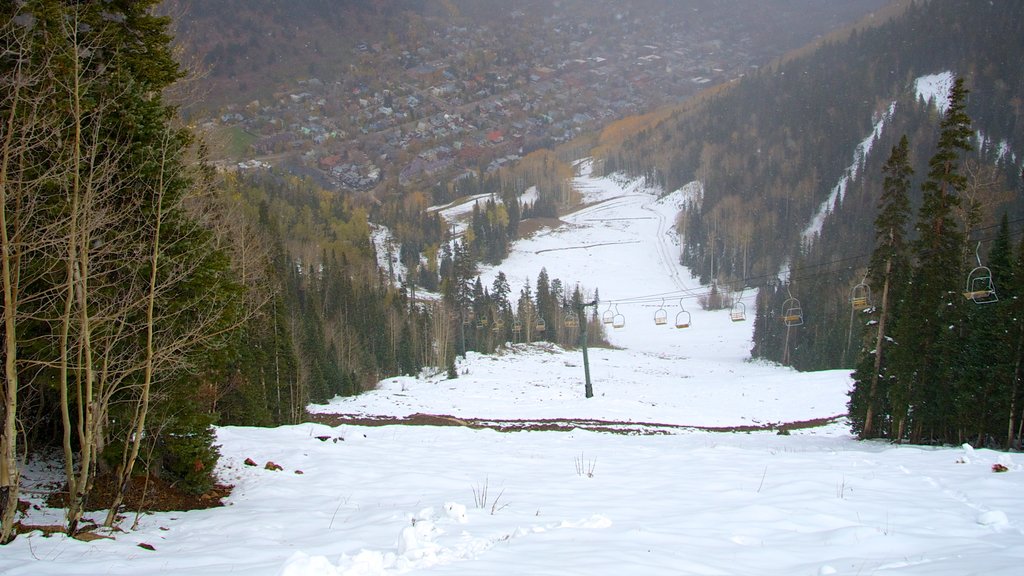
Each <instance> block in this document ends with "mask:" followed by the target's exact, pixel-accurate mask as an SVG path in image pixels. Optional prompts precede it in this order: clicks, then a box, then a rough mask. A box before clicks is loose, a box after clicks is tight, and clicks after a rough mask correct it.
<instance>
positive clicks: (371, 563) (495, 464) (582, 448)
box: [0, 170, 1024, 576]
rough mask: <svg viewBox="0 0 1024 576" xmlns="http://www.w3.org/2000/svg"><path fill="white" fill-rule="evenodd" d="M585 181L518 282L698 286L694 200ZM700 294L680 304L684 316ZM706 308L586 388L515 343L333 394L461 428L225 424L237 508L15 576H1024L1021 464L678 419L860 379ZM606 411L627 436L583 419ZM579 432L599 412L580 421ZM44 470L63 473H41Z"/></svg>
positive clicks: (636, 333) (774, 415) (10, 556)
mask: <svg viewBox="0 0 1024 576" xmlns="http://www.w3.org/2000/svg"><path fill="white" fill-rule="evenodd" d="M582 172H583V174H582V175H581V176H580V177H579V178H578V179H577V181H576V184H577V186H579V187H580V188H581V189H582V190H584V192H585V194H586V195H587V202H588V204H587V208H584V209H583V210H581V211H579V212H577V213H575V214H572V215H569V216H566V217H565V218H564V220H565V222H566V224H565V225H564V226H562V227H559V228H555V229H550V230H545V231H541V232H539V233H537V234H535V235H534V236H533V237H532V238H530V239H528V240H523V241H520V242H518V243H517V244H516V246H515V249H514V253H513V254H512V256H511V257H510V258H509V260H508V261H507V262H506V263H504V264H503V265H502V266H501V267H500V268H501V269H502V270H504V271H505V273H506V274H507V275H508V277H509V279H510V281H511V283H512V288H513V292H515V293H518V290H519V288H520V287H521V283H522V282H523V281H524V280H525V278H526V277H529V278H530V281H531V282H533V281H535V279H536V275H537V272H538V271H539V270H540V268H541V266H544V267H546V268H547V270H548V272H549V274H550V275H551V276H552V277H557V278H561V279H563V280H564V281H566V282H576V281H579V282H581V283H582V285H583V286H584V287H586V288H587V289H590V290H592V289H594V288H598V289H599V290H600V293H601V297H602V299H605V300H615V299H617V300H622V301H626V300H628V301H631V302H632V301H633V300H632V299H634V298H636V297H637V296H647V295H651V294H654V295H659V294H663V293H666V294H673V295H676V294H680V293H685V291H686V290H698V289H699V287H698V286H697V285H696V283H695V282H694V281H693V280H692V279H690V277H689V275H688V274H687V273H686V271H685V270H683V269H682V268H679V267H678V265H677V264H675V250H676V248H675V243H674V240H673V235H672V233H671V231H670V228H671V223H672V222H673V218H674V215H675V211H676V207H675V206H674V204H675V205H677V204H678V203H679V202H682V201H684V200H685V198H684V197H685V196H686V194H684V193H682V192H676V193H673V194H669V195H667V196H666V197H665V198H663V199H662V200H660V201H659V200H658V198H657V194H655V192H654V191H652V190H645V189H643V187H641V186H638V185H637V184H635V183H630V182H623V181H618V180H616V179H612V178H607V179H604V178H593V177H591V176H589V175H587V174H586V171H585V170H583V171H582ZM691 193H694V192H691ZM495 274H496V270H488V271H485V275H484V278H485V280H486V281H487V282H488V283H490V281H491V279H492V278H493V277H494V275H495ZM678 305H679V303H678V301H672V300H669V299H666V302H665V307H666V308H667V309H669V311H670V312H672V311H673V308H678ZM684 305H686V307H687V309H688V310H689V311H690V312H691V314H692V327H691V328H687V329H682V330H681V329H676V328H672V327H670V326H671V324H672V320H671V318H672V317H673V315H672V314H670V320H669V324H668V325H664V326H656V325H655V324H654V322H653V316H654V312H655V310H656V309H657V308H658V307H659V306H661V302H660V298H659V299H658V300H657V301H656V302H653V303H652V302H648V303H646V304H642V305H641V304H635V303H631V304H622V305H620V306H619V312H620V313H622V314H623V315H624V316H625V317H626V326H625V328H623V329H621V330H617V331H616V330H610V337H611V339H612V341H613V342H614V343H615V344H616V346H618V349H614V350H610V349H592V350H591V369H592V375H593V380H594V388H595V392H596V395H595V397H594V398H590V399H586V398H584V395H583V367H582V358H581V355H580V353H579V351H563V350H560V349H557V348H553V347H550V346H533V347H522V346H513V347H510V348H509V349H507V350H505V351H504V352H503V353H501V354H498V355H494V356H480V355H476V354H470V355H469V356H468V358H466V359H465V360H460V362H459V366H458V369H459V373H460V375H459V378H457V379H454V380H447V379H445V378H444V375H443V374H442V375H438V376H433V377H421V378H391V379H387V380H385V381H384V382H382V383H381V385H380V388H379V390H376V391H372V392H368V393H366V394H364V395H362V396H359V397H356V398H344V399H340V398H339V399H336V400H335V401H333V402H331V403H330V404H329V405H327V406H320V407H313V408H314V409H315V410H316V411H319V412H333V413H335V414H349V415H361V416H362V417H364V418H366V419H367V420H372V419H375V418H376V419H378V420H379V419H381V417H383V416H391V417H398V416H409V415H412V414H416V413H422V414H434V415H438V414H442V415H447V416H451V417H452V418H447V419H444V420H443V421H444V422H445V423H447V424H456V425H453V426H410V425H385V426H370V425H354V424H351V423H349V424H342V425H336V426H335V425H327V424H322V423H321V424H313V423H307V424H302V425H297V426H283V427H280V428H275V429H261V428H245V427H228V428H222V429H220V430H219V434H218V442H219V443H220V444H221V452H222V458H221V464H220V468H219V474H220V475H221V477H222V479H223V480H224V481H226V482H230V483H232V484H234V485H235V489H234V492H233V493H232V495H231V496H230V497H229V498H228V501H227V506H226V507H224V508H220V509H213V510H206V511H196V512H187V513H160V514H152V515H143V516H142V517H141V520H140V523H139V528H138V529H137V530H133V531H129V532H125V533H115V534H113V535H112V536H113V539H112V540H100V541H96V542H91V543H86V542H80V541H78V540H73V539H68V538H66V537H63V536H50V537H44V536H43V535H42V533H41V532H34V533H31V534H28V535H22V536H20V537H19V538H18V539H17V540H15V541H14V542H13V543H11V544H9V545H7V546H4V547H0V573H2V574H5V575H8V574H10V575H18V576H23V575H33V576H51V575H63V574H88V575H93V574H117V575H121V574H123V575H128V574H188V575H210V576H212V575H218V576H219V575H222V574H231V573H238V574H246V575H268V576H269V575H287V576H338V575H345V576H383V575H393V574H431V575H466V576H469V575H473V576H479V575H488V576H503V575H509V576H521V575H559V576H561V575H567V574H571V575H577V574H578V575H587V576H594V575H609V576H611V575H614V576H622V575H638V576H640V575H642V576H652V575H661V574H664V575H673V576H674V575H752V576H753V575H756V576H791V575H809V576H814V575H826V574H844V575H866V574H875V575H894V574H899V575H929V576H935V575H949V576H954V575H956V576H960V575H965V574H985V575H1007V576H1008V575H1016V574H1020V573H1021V566H1024V467H1022V466H1021V464H1019V463H1018V462H1017V461H1018V460H1019V455H1018V454H1008V453H1001V452H994V451H990V450H973V449H971V448H970V447H952V448H927V447H912V446H892V445H888V444H885V443H881V442H858V441H856V440H854V439H853V438H851V437H850V435H849V433H848V430H847V428H846V427H845V426H844V425H843V424H842V423H841V422H840V423H832V424H829V425H826V426H823V427H816V428H806V429H795V430H793V431H792V432H791V434H790V435H778V434H777V433H776V432H774V431H770V430H766V431H761V432H752V433H745V432H741V433H736V432H729V433H723V432H708V431H701V430H694V429H681V428H673V427H670V426H666V425H667V424H685V425H688V426H696V425H701V426H740V425H752V424H757V423H769V422H787V421H795V420H809V419H813V418H829V417H831V416H834V415H836V414H838V413H841V412H842V411H843V406H844V404H845V401H846V396H845V394H846V390H847V388H848V386H849V377H848V375H847V374H846V373H845V372H844V371H831V372H821V373H814V374H799V373H796V372H794V371H792V370H789V369H786V368H783V367H778V366H773V365H769V364H763V363H752V362H749V361H748V360H747V356H748V350H749V348H750V335H751V325H750V320H748V321H747V322H743V323H733V322H731V321H730V320H729V317H728V314H727V313H725V312H702V311H700V310H699V309H698V307H697V306H696V304H695V302H694V301H693V300H692V299H691V300H686V299H684ZM602 311H603V310H602ZM748 311H749V310H748ZM749 312H752V311H749ZM748 316H749V317H751V318H752V316H753V315H752V314H748ZM348 418H353V417H352V416H349V417H348ZM344 419H345V418H341V420H344ZM487 419H493V420H500V419H501V420H516V421H519V422H521V423H530V422H536V423H539V424H544V423H550V422H551V421H552V420H557V421H558V423H559V425H560V428H561V429H562V431H543V430H540V429H534V430H531V431H523V432H513V433H502V432H498V431H495V430H493V429H475V428H472V427H470V426H467V425H462V424H478V423H480V422H482V421H486V420H487ZM349 421H350V422H351V421H354V420H349ZM596 421H615V422H617V424H616V425H614V426H608V427H607V428H614V429H618V430H620V431H626V432H628V434H615V433H609V432H594V431H590V430H587V429H584V424H587V425H589V424H591V423H593V422H596ZM573 422H578V423H580V427H579V428H576V429H570V430H569V431H565V428H566V426H568V427H570V428H571V426H572V423H573ZM378 423H380V422H378ZM630 423H633V424H632V425H631V424H630ZM641 423H643V424H641ZM649 424H661V425H662V426H649ZM537 428H540V427H537ZM645 432H654V433H657V434H656V435H645V434H643V433H645ZM246 458H251V459H253V460H254V461H256V462H257V463H259V464H260V466H257V467H249V466H245V465H244V464H243V461H244V460H245V459H246ZM267 461H273V462H275V463H277V464H279V465H280V466H282V467H283V470H281V471H271V470H266V469H264V468H263V466H262V464H264V463H265V462H267ZM995 464H999V465H1001V466H1003V467H1005V469H1006V471H1005V472H1001V473H996V472H993V465H995ZM300 472H301V474H300ZM26 474H27V475H28V476H31V477H33V478H36V477H44V476H45V474H43V472H42V471H41V470H40V467H39V466H37V465H33V466H31V467H30V468H29V470H28V471H27V472H26ZM30 496H31V494H30ZM32 498H33V502H34V503H35V504H37V505H38V504H39V503H40V502H39V499H38V497H36V496H32ZM97 517H100V516H99V515H97ZM27 521H29V522H30V523H34V524H52V523H59V511H54V510H49V509H46V508H44V507H40V508H39V509H34V510H32V512H31V514H30V516H29V518H28V519H27ZM130 523H131V520H130V519H129V521H128V522H126V523H125V525H126V526H127V525H130ZM140 544H146V545H149V546H150V547H151V548H153V549H152V550H150V549H145V548H142V547H139V545H140Z"/></svg>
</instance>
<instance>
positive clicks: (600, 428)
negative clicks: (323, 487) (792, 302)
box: [307, 413, 844, 436]
mask: <svg viewBox="0 0 1024 576" xmlns="http://www.w3.org/2000/svg"><path fill="white" fill-rule="evenodd" d="M842 418H844V415H842V414H838V415H836V416H830V417H827V418H815V419H813V420H800V421H796V422H767V423H764V424H750V425H743V426H689V425H685V424H664V423H660V422H633V421H621V420H596V419H586V418H581V419H573V418H550V419H538V420H505V419H496V418H458V417H456V416H449V415H446V414H422V413H416V414H410V415H409V416H375V415H371V414H308V415H307V419H308V420H309V421H310V422H317V423H320V424H327V425H328V426H340V425H342V424H348V425H352V426H463V427H466V428H473V429H488V430H496V431H498V432H525V431H556V432H569V431H572V430H576V429H579V430H589V431H591V432H606V433H609V434H625V435H631V436H654V435H663V434H676V433H679V432H694V431H696V432H764V431H772V430H775V431H778V432H779V433H780V434H786V433H788V432H789V431H790V430H801V429H805V428H818V427H820V426H825V425H828V424H833V423H835V422H838V421H839V420H841V419H842Z"/></svg>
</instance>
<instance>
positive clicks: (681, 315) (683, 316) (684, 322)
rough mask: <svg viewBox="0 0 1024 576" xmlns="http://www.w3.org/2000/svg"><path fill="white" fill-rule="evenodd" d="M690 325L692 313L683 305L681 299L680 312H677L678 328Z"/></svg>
mask: <svg viewBox="0 0 1024 576" xmlns="http://www.w3.org/2000/svg"><path fill="white" fill-rule="evenodd" d="M689 327H690V313H689V312H687V311H686V308H684V307H683V301H682V299H680V300H679V312H677V313H676V328H689Z"/></svg>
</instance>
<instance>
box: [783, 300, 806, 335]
mask: <svg viewBox="0 0 1024 576" xmlns="http://www.w3.org/2000/svg"><path fill="white" fill-rule="evenodd" d="M782 323H783V324H785V325H786V326H787V327H789V326H800V325H801V324H803V323H804V311H803V309H802V308H801V307H800V301H799V300H797V299H796V298H793V295H792V294H790V295H789V298H788V299H786V301H785V302H783V303H782Z"/></svg>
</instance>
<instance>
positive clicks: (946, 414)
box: [895, 78, 972, 442]
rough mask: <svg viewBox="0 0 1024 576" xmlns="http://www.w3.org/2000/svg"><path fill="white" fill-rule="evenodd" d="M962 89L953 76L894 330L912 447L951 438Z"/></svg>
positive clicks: (966, 138) (965, 120)
mask: <svg viewBox="0 0 1024 576" xmlns="http://www.w3.org/2000/svg"><path fill="white" fill-rule="evenodd" d="M966 99H967V89H966V88H965V87H964V82H963V78H957V79H956V81H955V82H954V84H953V87H952V88H951V89H950V93H949V105H948V107H947V109H946V112H945V114H944V116H943V119H942V122H941V124H940V127H939V128H940V132H939V141H938V145H937V148H936V152H935V154H934V155H933V156H932V157H931V159H930V160H929V162H928V167H929V171H928V177H927V179H926V180H925V182H924V183H923V184H922V186H921V190H922V204H921V208H920V210H919V212H918V218H917V224H916V226H915V229H916V231H917V234H918V238H917V241H916V242H914V245H913V250H914V255H915V256H916V260H917V264H916V267H915V269H914V271H913V278H912V283H911V289H910V293H909V296H908V304H907V306H906V315H905V316H901V319H900V326H899V327H898V331H897V334H898V338H897V341H898V342H900V348H899V349H900V350H901V351H902V352H901V353H900V354H899V356H900V362H899V364H900V368H899V374H898V378H899V379H900V385H901V386H904V387H905V388H906V389H907V390H909V400H910V408H911V412H912V414H913V420H912V421H911V422H909V424H911V428H910V429H907V430H904V427H903V424H902V419H903V418H904V416H903V415H902V414H897V415H895V417H896V418H897V421H898V425H897V428H898V433H899V434H900V437H902V434H903V433H904V432H905V433H906V434H908V435H909V437H910V439H911V440H912V441H914V442H922V441H923V442H941V441H945V440H951V441H955V440H956V439H955V438H954V437H953V430H954V429H955V428H956V424H955V412H956V411H955V403H956V401H957V398H956V395H957V392H956V390H955V385H954V382H955V375H954V374H952V369H953V368H954V366H955V362H956V359H957V356H958V342H957V338H958V336H959V334H958V327H959V325H960V322H961V319H962V318H961V315H962V312H963V310H962V307H961V304H962V302H961V300H962V297H961V296H960V294H959V293H960V285H961V278H960V272H959V271H960V270H962V258H963V254H964V236H963V233H962V232H961V230H960V228H959V227H958V225H957V222H956V219H955V210H956V209H957V208H958V207H959V206H960V195H959V194H960V191H961V190H963V188H964V185H965V184H966V179H965V178H964V176H963V175H962V174H961V173H960V161H961V157H962V156H963V154H964V153H965V152H967V151H969V150H971V149H972V147H971V143H970V138H971V135H972V132H971V128H970V117H968V115H967V113H966V111H965V106H966Z"/></svg>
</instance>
